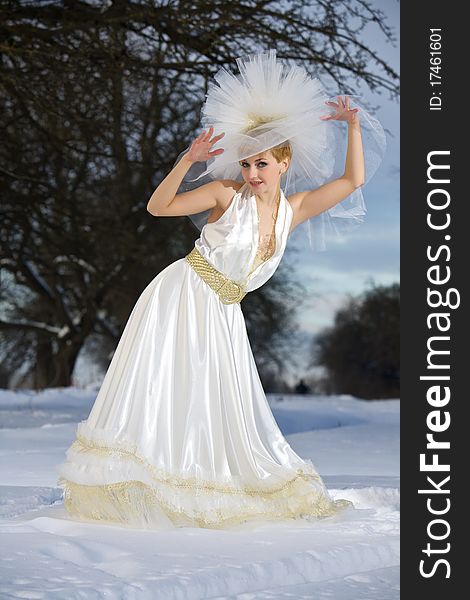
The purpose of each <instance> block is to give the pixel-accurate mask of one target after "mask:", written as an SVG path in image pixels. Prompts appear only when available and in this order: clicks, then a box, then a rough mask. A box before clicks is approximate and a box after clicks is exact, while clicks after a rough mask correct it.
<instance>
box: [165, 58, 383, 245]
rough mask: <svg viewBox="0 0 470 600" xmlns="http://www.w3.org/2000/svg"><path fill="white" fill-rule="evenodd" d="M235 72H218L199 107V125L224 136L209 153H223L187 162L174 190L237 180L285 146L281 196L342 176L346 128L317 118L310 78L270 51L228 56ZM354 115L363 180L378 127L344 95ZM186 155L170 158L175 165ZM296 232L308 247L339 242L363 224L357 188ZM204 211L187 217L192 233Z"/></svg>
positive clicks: (319, 110) (371, 169)
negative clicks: (244, 167) (247, 165)
mask: <svg viewBox="0 0 470 600" xmlns="http://www.w3.org/2000/svg"><path fill="white" fill-rule="evenodd" d="M236 62H237V65H238V69H239V71H240V74H239V75H234V74H233V73H231V72H230V71H228V70H226V69H225V68H221V69H220V70H219V71H218V72H217V74H216V75H215V77H214V81H213V82H211V83H210V84H209V88H208V92H207V94H206V101H205V103H204V105H203V108H202V128H203V129H206V130H207V128H208V127H209V126H210V125H212V126H213V127H214V135H217V134H219V133H221V132H222V131H223V132H225V136H224V137H223V138H222V139H221V140H219V141H218V142H217V143H216V144H215V145H214V146H213V147H212V148H211V150H215V149H217V148H224V152H223V153H222V154H219V155H217V156H215V157H212V158H210V159H209V160H208V161H207V162H201V163H194V164H193V165H192V166H191V168H190V169H189V171H188V172H187V174H186V176H185V178H184V180H183V181H182V183H181V186H180V188H179V189H178V192H183V191H188V190H191V189H195V188H196V187H199V186H200V185H202V184H204V183H208V182H210V181H213V180H215V179H232V180H235V181H240V182H243V178H242V175H241V168H240V165H239V161H240V160H242V159H244V158H248V157H250V156H253V155H255V154H258V153H261V152H264V151H265V150H269V149H270V148H273V147H275V146H279V145H282V144H283V143H286V142H288V143H289V144H290V146H291V148H292V160H291V162H290V166H289V168H288V169H287V171H286V173H285V174H284V175H283V176H282V178H281V187H282V189H283V191H284V194H285V195H286V196H287V197H288V196H289V195H291V194H293V193H295V192H300V191H305V190H310V189H316V188H318V187H319V186H321V185H323V184H324V183H327V182H328V181H331V180H333V179H335V178H337V177H340V176H341V175H342V174H343V173H344V165H345V157H346V150H347V124H346V123H345V122H342V121H336V120H327V121H325V120H322V119H320V117H321V116H325V115H328V114H330V112H329V110H330V109H329V107H328V105H326V104H325V102H326V101H327V100H333V101H336V100H337V96H338V95H341V94H336V95H334V96H329V95H327V94H326V92H325V90H324V87H323V85H322V84H321V82H320V81H319V79H317V78H316V77H311V76H310V75H309V74H308V73H307V72H306V70H305V69H304V68H303V67H301V66H298V65H295V64H294V65H292V64H290V65H289V64H287V63H286V62H281V61H280V60H278V59H277V58H276V50H270V51H269V52H268V53H260V54H253V55H249V56H247V57H244V58H237V59H236ZM347 95H348V97H349V98H350V108H351V109H353V108H359V112H358V113H357V114H358V117H359V121H360V125H361V134H362V141H363V148H364V159H365V183H364V185H366V184H367V183H368V181H370V179H371V177H372V176H373V175H374V173H375V172H376V170H377V168H378V167H379V165H380V163H381V161H382V159H383V157H384V154H385V148H386V138H385V133H384V130H383V127H382V125H381V124H380V122H379V121H378V120H377V119H376V118H375V117H373V116H372V115H371V114H370V113H369V112H368V111H367V110H366V109H365V108H364V107H363V106H362V105H361V104H360V103H359V102H357V100H356V97H357V95H353V94H347ZM188 150H189V147H188V148H186V149H185V150H184V151H183V152H181V153H180V155H179V156H178V158H177V160H176V162H175V164H176V163H177V162H179V160H180V159H181V157H182V155H183V154H185V153H186V152H187V151H188ZM363 187H364V186H362V187H360V188H357V189H356V190H355V191H354V192H353V193H352V194H350V195H349V196H348V197H347V198H345V199H344V200H342V201H341V202H339V203H338V204H336V205H335V206H334V207H332V208H330V209H328V210H326V211H325V212H323V213H321V214H320V215H318V216H315V217H312V218H310V219H308V220H307V221H304V222H303V223H301V224H300V225H299V226H298V227H297V229H299V230H301V231H303V233H304V234H305V235H306V236H307V239H308V244H309V246H310V248H311V249H312V250H320V251H321V250H325V249H326V248H327V242H328V240H329V239H331V236H333V237H340V238H342V237H343V236H344V234H345V233H347V232H348V231H351V230H352V229H354V228H355V227H357V226H358V225H360V224H361V223H362V222H363V221H364V216H365V214H366V206H365V202H364V197H363V193H362V188H363ZM209 212H210V211H204V212H201V213H198V214H195V215H190V219H191V221H192V222H193V223H194V224H195V225H196V227H197V228H198V229H202V227H203V226H204V225H205V224H206V223H207V219H208V216H209Z"/></svg>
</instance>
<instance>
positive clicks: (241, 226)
mask: <svg viewBox="0 0 470 600" xmlns="http://www.w3.org/2000/svg"><path fill="white" fill-rule="evenodd" d="M292 217H293V212H292V207H291V205H290V203H289V201H288V200H287V198H286V197H285V195H284V192H283V191H282V190H281V199H280V203H279V210H278V213H277V218H276V222H275V226H274V231H273V237H272V239H271V240H269V239H268V243H267V246H264V244H263V240H260V239H259V230H258V227H259V225H258V208H257V204H256V196H255V194H254V193H253V192H252V191H251V188H250V186H249V185H248V184H244V185H243V186H242V187H241V188H240V189H239V190H238V192H236V194H235V195H234V196H233V198H232V200H231V202H230V204H229V206H228V208H227V209H226V211H225V212H224V213H223V215H222V216H221V217H220V218H219V219H217V221H214V222H213V223H206V224H205V225H204V227H203V228H202V230H201V235H200V237H199V238H198V239H197V240H196V242H195V246H196V248H197V249H198V250H199V252H200V253H201V254H202V255H203V256H204V258H205V259H206V260H207V261H208V262H209V263H210V264H211V265H213V266H214V267H215V268H216V269H217V270H218V271H221V272H222V273H223V274H224V275H226V276H227V277H229V278H230V279H233V280H234V281H238V282H241V283H243V284H244V285H245V286H246V290H247V291H249V292H250V291H253V290H255V289H257V288H259V287H261V286H262V285H263V284H264V283H265V282H266V281H267V280H268V279H269V278H270V277H271V276H272V275H273V274H274V272H275V271H276V269H277V267H278V265H279V263H280V261H281V258H282V256H283V254H284V250H285V247H286V243H287V237H288V235H289V229H290V225H291V222H292Z"/></svg>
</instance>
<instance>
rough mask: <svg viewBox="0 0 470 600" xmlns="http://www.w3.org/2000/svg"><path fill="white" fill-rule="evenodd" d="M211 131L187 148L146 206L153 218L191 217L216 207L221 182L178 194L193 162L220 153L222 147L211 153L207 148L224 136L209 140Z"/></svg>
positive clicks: (211, 129) (203, 133) (214, 182)
mask: <svg viewBox="0 0 470 600" xmlns="http://www.w3.org/2000/svg"><path fill="white" fill-rule="evenodd" d="M212 133H213V128H212V127H210V128H209V131H208V132H206V131H203V132H202V133H201V135H200V136H199V137H197V138H196V139H195V140H194V141H193V143H192V144H191V147H190V149H189V150H188V152H187V153H186V154H184V155H183V156H182V157H181V159H180V160H179V161H178V163H177V164H176V165H175V166H174V167H173V169H172V170H171V171H170V172H169V173H168V175H167V176H166V177H165V179H163V181H162V182H161V183H160V184H159V185H158V187H157V188H156V189H155V191H154V192H153V194H152V196H151V197H150V200H149V201H148V204H147V210H148V212H149V213H150V214H152V215H154V216H155V217H175V216H184V215H193V214H196V213H199V212H202V211H204V210H207V209H209V208H213V207H214V206H215V205H216V204H217V198H218V196H219V195H220V190H221V189H223V187H224V186H223V183H222V182H220V181H212V182H210V183H206V184H204V185H201V186H200V187H198V188H197V189H195V190H191V191H189V192H183V193H181V194H177V193H176V192H177V190H178V188H179V187H180V185H181V182H182V181H183V178H184V176H185V175H186V173H187V172H188V170H189V169H190V167H191V165H192V164H193V163H195V162H199V161H205V160H207V159H208V158H210V157H211V156H215V155H217V154H221V153H222V152H223V149H222V148H219V149H218V150H213V151H210V148H211V147H212V146H213V145H214V144H215V142H217V141H218V140H219V139H220V138H222V137H223V135H224V134H223V133H221V134H220V135H218V136H215V137H214V138H213V139H212V140H211V136H212Z"/></svg>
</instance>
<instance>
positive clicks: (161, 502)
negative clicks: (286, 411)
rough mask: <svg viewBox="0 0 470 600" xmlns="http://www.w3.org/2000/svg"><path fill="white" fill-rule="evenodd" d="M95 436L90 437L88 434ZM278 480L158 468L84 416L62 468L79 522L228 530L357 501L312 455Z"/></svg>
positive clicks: (67, 499)
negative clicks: (328, 483)
mask: <svg viewBox="0 0 470 600" xmlns="http://www.w3.org/2000/svg"><path fill="white" fill-rule="evenodd" d="M88 436H90V437H88ZM302 464H303V466H304V468H298V469H294V470H293V473H291V475H293V476H292V477H289V478H288V479H287V480H286V478H285V477H286V476H285V471H283V478H282V481H281V480H280V477H278V476H274V477H272V478H271V481H272V480H275V481H276V482H277V483H276V485H272V484H271V485H267V484H266V482H264V481H263V480H260V479H258V480H257V481H256V482H254V484H253V485H251V486H248V485H246V480H243V481H242V480H241V478H240V477H239V476H233V477H230V479H229V480H228V479H222V478H217V480H208V479H203V478H200V477H187V476H186V477H182V476H181V474H179V473H172V474H169V473H168V472H166V471H164V470H163V469H159V468H157V467H156V466H155V465H153V464H152V463H151V462H149V461H148V460H147V459H146V458H145V457H144V456H142V455H140V454H139V452H138V449H137V446H136V445H135V444H133V443H132V442H131V440H127V439H122V438H121V439H120V440H118V439H116V435H115V434H114V433H113V432H111V431H108V430H100V429H95V430H93V429H91V428H89V427H88V425H87V424H86V422H85V421H82V422H81V423H79V426H78V427H77V435H76V440H75V441H74V442H73V444H72V445H71V446H70V448H69V449H68V450H67V461H66V462H65V463H62V464H61V465H60V466H59V474H60V477H59V479H58V485H59V486H60V487H62V488H63V489H64V505H65V507H66V509H67V512H68V513H69V515H70V516H72V517H76V518H78V519H80V520H94V521H97V520H98V521H110V522H118V523H121V524H127V525H130V526H136V527H144V528H161V527H162V526H168V525H170V526H185V525H186V526H197V527H209V528H225V527H227V526H231V525H233V524H240V523H243V522H246V521H247V520H250V519H261V520H266V519H268V520H271V519H275V520H279V519H286V518H297V517H300V518H307V519H309V518H313V517H314V518H318V517H325V516H329V515H332V514H335V513H336V512H338V511H339V510H341V509H343V508H347V507H349V506H352V507H353V506H354V505H353V504H352V502H350V501H349V500H343V499H341V500H336V501H333V500H332V499H331V498H330V497H329V495H328V492H327V490H326V488H325V486H324V484H323V481H322V479H321V477H320V476H319V474H318V473H317V472H316V470H315V468H314V466H313V464H312V463H311V462H310V461H305V462H303V463H302Z"/></svg>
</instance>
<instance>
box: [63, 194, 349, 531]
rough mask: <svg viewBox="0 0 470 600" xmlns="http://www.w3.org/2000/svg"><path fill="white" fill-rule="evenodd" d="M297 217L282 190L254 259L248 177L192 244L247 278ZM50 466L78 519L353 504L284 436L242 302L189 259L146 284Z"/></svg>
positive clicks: (198, 523)
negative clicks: (267, 238) (93, 392)
mask: <svg viewBox="0 0 470 600" xmlns="http://www.w3.org/2000/svg"><path fill="white" fill-rule="evenodd" d="M292 216H293V213H292V208H291V206H290V204H289V202H288V200H287V199H286V197H285V195H284V193H281V201H280V205H279V210H278V214H277V219H276V223H275V229H274V233H275V250H274V253H273V254H272V255H271V257H270V258H269V259H268V260H265V261H264V262H261V264H259V265H258V266H256V267H255V268H254V270H252V269H251V267H253V266H254V265H255V263H254V260H255V258H256V255H257V249H258V239H257V236H258V209H257V205H256V197H255V196H254V195H253V194H252V193H251V191H250V188H249V186H247V185H246V184H245V185H243V187H242V188H240V190H239V191H238V192H237V193H236V194H235V195H234V197H233V199H232V201H231V203H230V205H229V207H228V209H227V210H226V211H225V213H224V214H223V215H222V216H221V217H220V218H219V219H218V220H217V221H215V222H213V223H207V224H206V225H205V226H204V227H203V229H202V231H201V235H200V237H199V238H198V239H197V240H196V242H195V246H196V247H197V249H198V250H199V252H200V253H201V254H202V255H203V256H204V257H205V258H206V259H207V261H209V262H210V263H211V264H212V265H213V266H214V267H215V268H216V269H217V270H219V271H221V272H222V273H224V274H225V275H226V276H227V277H229V278H230V279H234V280H236V281H244V282H245V283H246V289H247V291H252V290H255V289H257V288H259V287H260V286H262V285H263V284H264V283H265V282H266V281H267V280H268V279H269V278H270V277H271V276H272V275H273V273H274V272H275V271H276V268H277V266H278V265H279V262H280V261H281V258H282V256H283V253H284V250H285V247H286V242H287V237H288V233H289V228H290V224H291V221H292ZM56 469H57V471H58V473H59V479H58V485H60V486H61V487H63V489H64V504H65V507H66V510H67V513H68V515H69V516H70V517H71V518H75V519H78V520H86V521H90V520H91V521H102V522H115V523H120V524H122V525H125V526H131V527H139V528H149V529H150V528H151V529H159V528H168V527H175V526H177V527H178V526H193V527H208V528H226V527H229V526H232V525H236V524H240V523H245V522H247V521H250V520H260V521H266V520H283V519H289V518H305V519H307V520H311V519H312V518H313V519H314V520H315V519H317V518H318V517H325V516H329V515H332V514H334V513H336V512H337V511H339V510H342V509H345V508H348V507H351V508H354V505H353V504H352V503H351V502H350V501H348V500H344V499H340V500H336V501H334V500H332V499H331V497H330V496H329V494H328V491H327V489H326V487H325V485H324V483H323V481H322V479H321V477H320V476H319V474H318V472H317V471H316V469H315V467H314V465H313V463H312V462H311V461H310V460H308V459H307V460H303V459H302V458H301V457H300V456H298V455H297V454H296V453H295V452H294V450H293V449H292V448H291V447H290V445H289V444H288V442H287V440H286V439H285V438H284V436H283V435H282V433H281V431H280V429H279V427H278V425H277V423H276V421H275V419H274V417H273V414H272V412H271V409H270V407H269V404H268V402H267V399H266V395H265V392H264V390H263V387H262V384H261V381H260V378H259V375H258V371H257V368H256V364H255V361H254V358H253V354H252V350H251V346H250V342H249V339H248V336H247V331H246V326H245V320H244V316H243V312H242V309H241V306H240V304H239V303H233V304H224V303H223V302H222V301H221V300H220V298H219V296H218V295H217V293H216V292H214V291H213V290H212V289H211V288H210V287H209V285H208V284H207V283H206V282H205V281H204V280H203V279H202V278H201V277H200V276H199V275H198V274H197V273H196V272H195V271H194V270H193V268H192V267H191V265H190V264H189V263H188V261H187V260H186V259H185V258H181V259H179V260H176V261H175V262H174V263H172V264H170V265H169V266H168V267H166V268H165V269H163V271H161V272H160V273H159V274H158V275H157V276H156V277H155V278H154V279H153V280H152V281H151V282H150V283H149V284H148V286H147V287H146V288H145V289H144V291H143V292H142V294H141V295H140V297H139V299H138V300H137V303H136V304H135V306H134V308H133V310H132V312H131V314H130V316H129V319H128V322H127V324H126V326H125V328H124V331H123V333H122V336H121V338H120V340H119V343H118V345H117V347H116V350H115V353H114V355H113V358H112V361H111V363H110V365H109V368H108V370H107V372H106V375H105V378H104V380H103V383H102V386H101V388H100V390H99V393H98V395H97V398H96V400H95V403H94V405H93V407H92V409H91V412H90V414H89V416H88V418H87V419H86V420H85V421H81V422H80V423H79V424H78V426H77V430H76V438H75V441H74V442H73V443H72V445H71V446H70V447H69V448H68V450H67V453H66V460H65V462H63V463H61V464H59V465H56Z"/></svg>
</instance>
